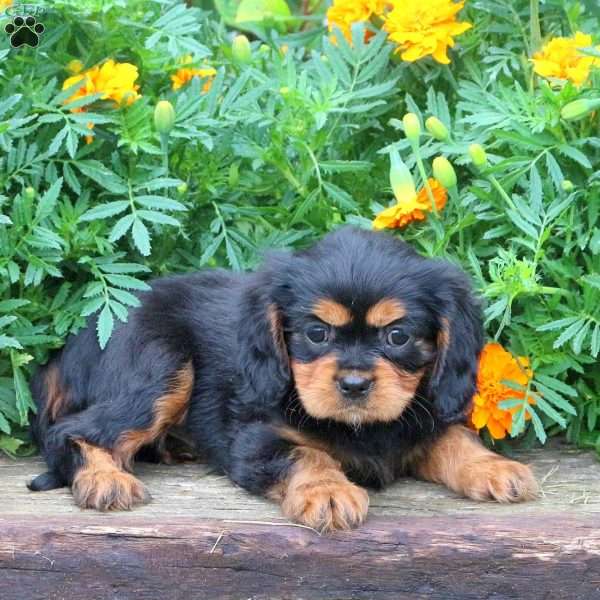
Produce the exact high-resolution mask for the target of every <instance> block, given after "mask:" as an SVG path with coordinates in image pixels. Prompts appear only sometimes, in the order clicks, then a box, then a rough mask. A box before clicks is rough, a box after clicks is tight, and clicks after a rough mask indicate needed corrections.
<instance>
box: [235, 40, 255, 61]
mask: <svg viewBox="0 0 600 600" xmlns="http://www.w3.org/2000/svg"><path fill="white" fill-rule="evenodd" d="M231 54H232V56H233V59H234V60H235V61H237V62H239V63H248V62H250V60H251V59H252V48H250V42H249V41H248V38H247V37H246V36H245V35H242V34H240V35H236V36H235V37H234V38H233V42H232V43H231Z"/></svg>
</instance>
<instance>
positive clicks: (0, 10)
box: [0, 0, 13, 13]
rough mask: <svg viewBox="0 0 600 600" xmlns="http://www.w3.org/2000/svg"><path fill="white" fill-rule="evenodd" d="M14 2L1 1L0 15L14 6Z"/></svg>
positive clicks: (10, 0)
mask: <svg viewBox="0 0 600 600" xmlns="http://www.w3.org/2000/svg"><path fill="white" fill-rule="evenodd" d="M12 4H13V0H0V13H2V12H4V11H5V10H6V9H7V8H9V7H10V6H12Z"/></svg>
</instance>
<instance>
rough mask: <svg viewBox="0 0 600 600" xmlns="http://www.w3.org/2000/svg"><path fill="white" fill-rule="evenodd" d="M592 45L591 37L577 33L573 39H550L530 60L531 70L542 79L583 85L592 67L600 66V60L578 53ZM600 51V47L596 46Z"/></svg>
mask: <svg viewBox="0 0 600 600" xmlns="http://www.w3.org/2000/svg"><path fill="white" fill-rule="evenodd" d="M591 45H592V36H591V35H588V34H587V33H582V32H581V31H577V32H576V33H575V35H574V36H573V37H555V38H552V39H551V40H550V41H549V42H548V43H547V44H546V45H545V46H544V47H543V48H542V49H541V50H540V51H539V52H536V53H535V54H534V55H533V58H532V59H531V62H532V63H533V69H534V71H535V72H536V73H537V74H538V75H541V76H542V77H546V78H549V79H562V80H568V81H571V82H573V83H574V84H575V85H581V84H583V83H585V81H586V79H587V78H588V77H589V75H590V69H591V68H592V67H597V66H600V59H598V58H595V57H593V56H587V55H585V54H583V53H582V52H581V51H580V48H585V47H587V46H591ZM596 49H600V46H596Z"/></svg>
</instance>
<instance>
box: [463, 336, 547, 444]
mask: <svg viewBox="0 0 600 600" xmlns="http://www.w3.org/2000/svg"><path fill="white" fill-rule="evenodd" d="M532 375H533V373H532V371H531V369H530V366H529V360H528V359H527V358H526V357H524V356H520V357H519V358H518V359H517V358H515V357H514V356H513V355H512V354H510V352H507V351H506V350H505V349H504V348H503V347H502V346H501V345H500V344H497V343H495V342H494V343H489V344H486V345H485V347H484V348H483V350H482V352H481V356H480V358H479V371H478V374H477V392H476V394H475V396H474V398H473V410H472V412H471V414H470V423H471V424H472V425H473V427H475V428H476V429H477V430H478V431H479V430H480V429H483V428H484V427H486V428H487V430H488V431H489V433H490V435H491V436H492V437H493V438H494V439H496V440H501V439H503V438H505V437H506V434H510V433H511V431H512V422H513V415H514V413H515V412H516V410H517V409H516V408H503V407H502V406H500V404H501V403H502V402H505V401H507V400H512V399H523V398H525V391H523V390H520V389H515V388H514V387H509V386H508V385H506V382H508V383H512V384H517V385H518V386H521V387H527V384H528V383H529V381H530V380H531V377H532ZM527 400H528V402H529V403H530V404H534V403H535V401H534V399H533V397H532V396H529V397H528V399H527ZM526 418H530V417H529V416H526Z"/></svg>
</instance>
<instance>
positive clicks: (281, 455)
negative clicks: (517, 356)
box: [29, 229, 537, 530]
mask: <svg viewBox="0 0 600 600" xmlns="http://www.w3.org/2000/svg"><path fill="white" fill-rule="evenodd" d="M140 300H141V306H140V307H139V308H136V309H133V310H131V311H130V314H129V320H128V322H127V323H124V324H119V325H118V326H117V327H116V329H115V331H114V333H113V336H112V338H111V339H110V341H109V343H108V345H107V346H106V348H105V349H104V350H100V348H99V346H98V343H97V341H96V333H95V330H96V319H95V318H92V319H91V320H90V322H89V323H88V326H87V328H85V329H84V330H82V331H81V332H80V333H78V334H77V335H75V336H72V337H71V338H70V339H69V340H68V341H67V344H66V346H65V347H64V348H63V349H62V350H61V351H59V352H58V353H57V354H55V355H54V356H53V357H52V358H51V360H50V361H49V362H48V364H47V365H46V366H45V367H43V368H41V369H40V370H39V372H38V373H37V375H36V376H35V378H34V380H33V383H32V391H33V395H34V398H35V400H36V402H37V405H38V408H39V410H38V413H37V417H36V422H35V424H34V435H35V437H36V440H37V442H38V444H39V446H40V448H41V450H42V453H43V455H44V458H45V459H46V462H47V464H48V472H47V473H45V474H43V475H40V476H38V477H37V478H36V479H34V480H33V481H32V482H31V483H30V484H29V487H30V489H31V490H48V489H52V488H55V487H59V486H71V489H72V492H73V496H74V499H75V502H76V503H77V504H78V505H79V506H80V507H82V508H95V509H98V510H112V509H130V508H132V507H133V506H135V505H137V504H141V503H144V502H147V501H148V500H149V494H148V492H147V491H146V489H145V487H144V485H143V484H142V483H141V482H140V481H139V480H138V479H136V478H135V477H134V476H133V475H132V473H131V469H132V466H133V463H134V460H135V457H136V455H138V453H141V452H148V450H149V449H152V448H153V447H160V446H161V445H162V444H163V441H164V438H165V436H166V435H167V433H168V432H169V430H170V429H171V428H173V427H175V426H178V427H179V428H181V427H183V428H184V429H185V430H186V433H187V435H188V436H190V437H191V438H192V439H193V440H194V443H195V445H196V450H197V451H199V452H201V453H202V454H203V455H207V456H208V458H209V460H210V461H211V463H212V464H213V465H214V466H215V467H217V468H218V469H220V470H221V471H222V472H224V473H226V474H227V475H228V476H229V477H230V478H231V480H232V481H233V482H234V483H236V484H237V485H239V486H241V487H243V488H245V489H246V490H248V491H249V492H251V493H254V494H262V495H264V496H267V497H269V498H271V499H274V500H275V501H277V502H278V503H280V504H281V508H282V510H283V513H284V514H285V515H286V516H287V517H288V518H290V519H293V520H294V521H297V522H299V523H303V524H306V525H309V526H310V527H314V528H317V529H319V530H332V529H347V528H351V527H354V526H357V525H358V524H360V523H361V522H362V521H363V520H364V519H365V517H366V514H367V508H368V504H369V498H368V495H367V492H366V491H365V486H366V487H376V488H377V487H382V486H385V485H386V484H389V483H390V482H392V481H393V480H394V479H395V478H396V477H397V476H399V475H401V474H412V475H414V476H416V477H419V478H421V479H425V480H428V481H434V482H437V483H441V484H444V485H446V486H447V487H449V488H450V489H451V490H453V491H455V492H456V493H458V494H461V495H463V496H466V497H469V498H473V499H476V500H488V499H490V500H497V501H499V502H517V501H522V500H528V499H530V498H533V497H534V496H535V495H536V491H537V485H536V482H535V479H534V477H533V475H532V473H531V471H530V470H529V468H528V467H526V466H524V465H521V464H519V463H517V462H514V461H511V460H508V459H505V458H502V457H500V456H498V455H496V454H494V453H492V452H490V451H489V450H487V449H486V448H485V447H484V446H483V445H482V444H481V443H480V442H479V440H478V438H477V436H476V435H475V434H473V433H472V432H471V431H469V430H468V429H466V428H465V427H464V426H462V425H461V424H460V423H462V422H463V421H464V416H465V411H466V410H467V408H468V406H469V402H470V401H471V398H472V396H473V393H474V391H475V378H476V370H477V359H478V355H479V352H480V350H481V347H482V341H483V333H482V325H481V314H480V309H479V307H478V304H477V303H476V301H475V300H474V299H473V297H472V295H471V291H470V286H469V283H468V280H467V278H466V276H465V275H464V274H463V273H462V272H461V271H460V270H459V269H457V268H456V267H454V266H453V265H452V264H450V263H447V262H444V261H436V260H428V259H425V258H422V257H420V256H419V255H417V254H416V253H415V252H414V251H413V250H412V249H411V248H410V247H409V246H407V245H406V244H404V243H403V242H401V241H399V240H397V239H395V238H393V237H391V236H389V235H387V234H385V233H375V232H368V231H361V230H357V229H341V230H338V231H336V232H334V233H331V234H330V235H328V236H326V237H325V238H324V239H323V240H322V241H320V242H319V243H317V244H316V245H315V246H313V247H312V248H309V249H308V250H304V251H300V252H295V253H289V254H281V255H277V256H274V257H272V258H271V259H270V260H269V261H268V262H267V263H266V265H265V266H264V267H263V268H262V269H261V270H259V271H258V272H257V273H254V274H244V275H241V274H233V273H230V272H227V271H224V270H206V271H203V272H200V273H196V274H191V275H181V276H176V277H169V278H165V279H158V280H156V281H154V282H153V283H152V290H151V291H149V292H144V293H141V294H140Z"/></svg>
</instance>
